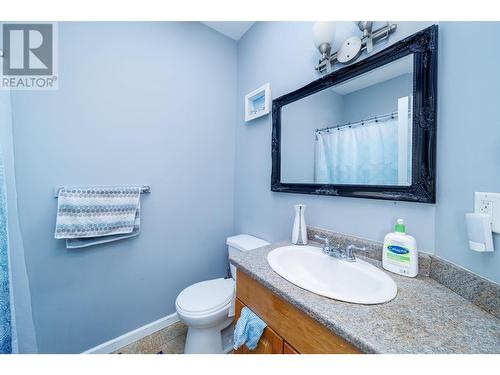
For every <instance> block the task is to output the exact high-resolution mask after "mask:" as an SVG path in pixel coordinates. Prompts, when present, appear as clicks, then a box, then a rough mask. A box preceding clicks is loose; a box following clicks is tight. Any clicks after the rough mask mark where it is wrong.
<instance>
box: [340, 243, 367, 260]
mask: <svg viewBox="0 0 500 375" xmlns="http://www.w3.org/2000/svg"><path fill="white" fill-rule="evenodd" d="M353 250H357V251H367V250H366V247H365V246H363V247H359V246H356V245H353V244H350V245H347V247H346V248H345V257H346V259H347V260H349V261H352V262H354V261H355V260H356V258H355V257H354V252H353Z"/></svg>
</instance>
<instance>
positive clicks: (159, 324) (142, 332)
mask: <svg viewBox="0 0 500 375" xmlns="http://www.w3.org/2000/svg"><path fill="white" fill-rule="evenodd" d="M178 321H179V317H178V316H177V313H173V314H170V315H168V316H165V317H163V318H161V319H158V320H156V321H154V322H151V323H149V324H146V325H144V326H142V327H139V328H137V329H134V330H133V331H130V332H127V333H125V334H124V335H121V336H119V337H116V338H114V339H112V340H109V341H106V342H105V343H103V344H101V345H97V346H95V347H93V348H90V349H88V350H86V351H84V352H83V353H82V354H109V353H112V352H114V351H116V350H118V349H120V348H123V347H124V346H126V345H128V344H131V343H133V342H135V341H137V340H140V339H142V338H143V337H146V336H148V335H151V334H152V333H155V332H157V331H159V330H161V329H163V328H166V327H168V326H171V325H172V324H174V323H177V322H178Z"/></svg>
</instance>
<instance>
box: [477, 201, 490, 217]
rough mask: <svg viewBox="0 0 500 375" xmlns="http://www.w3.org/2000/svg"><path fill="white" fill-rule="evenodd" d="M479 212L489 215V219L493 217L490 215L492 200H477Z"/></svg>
mask: <svg viewBox="0 0 500 375" xmlns="http://www.w3.org/2000/svg"><path fill="white" fill-rule="evenodd" d="M479 212H480V213H482V214H486V215H490V220H492V219H493V218H492V217H491V216H492V214H493V201H489V200H485V199H481V200H480V201H479Z"/></svg>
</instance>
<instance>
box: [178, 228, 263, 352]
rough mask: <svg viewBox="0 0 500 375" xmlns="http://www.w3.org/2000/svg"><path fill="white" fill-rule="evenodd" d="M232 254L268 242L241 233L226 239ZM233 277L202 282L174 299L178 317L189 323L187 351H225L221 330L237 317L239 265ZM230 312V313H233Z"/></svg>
mask: <svg viewBox="0 0 500 375" xmlns="http://www.w3.org/2000/svg"><path fill="white" fill-rule="evenodd" d="M226 243H227V245H228V251H229V254H233V253H235V252H239V251H249V250H253V249H256V248H259V247H262V246H266V245H268V244H269V243H268V242H266V241H264V240H261V239H260V238H257V237H253V236H249V235H247V234H240V235H238V236H234V237H229V238H227V241H226ZM231 276H232V278H228V279H224V278H219V279H213V280H206V281H201V282H199V283H196V284H193V285H191V286H188V287H187V288H185V289H184V290H183V291H182V292H180V293H179V295H178V296H177V299H176V301H175V308H176V310H177V315H178V316H179V320H180V321H181V322H183V323H184V324H186V325H187V326H188V333H187V337H186V346H185V348H184V353H185V354H195V353H199V354H201V353H211V354H216V353H224V348H223V345H222V337H221V331H222V330H223V329H225V328H226V327H228V326H229V325H230V324H231V323H232V322H233V320H234V317H233V316H232V315H233V314H232V310H233V304H234V299H235V280H236V267H234V266H233V265H231ZM230 315H231V316H230Z"/></svg>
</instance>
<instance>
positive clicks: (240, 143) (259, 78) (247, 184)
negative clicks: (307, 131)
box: [235, 22, 435, 251]
mask: <svg viewBox="0 0 500 375" xmlns="http://www.w3.org/2000/svg"><path fill="white" fill-rule="evenodd" d="M426 25H428V24H423V23H403V24H402V25H401V26H400V27H398V31H397V32H396V34H395V35H394V36H393V38H392V39H391V41H392V42H393V41H395V40H397V39H399V38H401V37H403V36H408V35H410V34H412V33H413V32H415V31H417V30H420V29H422V28H424V27H425V26H426ZM354 28H355V25H354V24H353V23H351V22H342V23H340V25H338V27H337V30H338V33H337V34H338V38H336V42H335V44H334V48H338V46H339V45H340V43H341V41H342V40H343V39H342V38H347V37H348V36H349V35H351V33H353V32H354ZM311 29H312V23H311V22H259V23H257V24H255V25H254V26H253V27H252V28H251V29H250V30H249V31H248V32H247V33H246V34H245V36H244V37H243V38H242V39H241V40H240V42H239V45H238V97H239V98H242V97H244V95H245V94H246V93H248V92H250V91H252V90H253V89H255V88H256V87H259V85H261V84H263V83H265V82H270V83H271V88H272V93H273V98H277V97H278V96H281V95H283V94H286V93H287V92H290V91H292V90H295V89H297V88H299V87H301V86H303V85H305V84H307V83H309V82H311V81H313V80H314V79H317V78H318V75H317V74H316V72H315V71H314V66H315V64H316V63H317V60H318V56H319V55H318V52H317V50H316V48H315V46H314V44H313V41H312V31H311ZM278 45H281V46H286V53H283V49H280V48H276V46H278ZM384 47H386V45H382V46H379V47H378V48H384ZM238 104H239V108H238V114H239V118H238V121H239V124H238V125H239V126H237V128H236V145H237V149H236V185H235V225H236V227H235V229H236V231H238V232H246V233H250V234H254V235H257V236H261V237H262V238H264V239H266V240H270V241H277V240H283V239H284V238H289V237H290V236H291V228H292V220H293V215H294V210H293V205H294V204H297V203H305V204H306V205H307V211H306V219H307V222H308V224H310V225H315V226H320V227H324V228H329V229H332V230H336V231H339V232H344V233H349V234H353V235H359V236H363V237H367V238H371V239H378V240H381V239H383V236H384V235H385V234H386V233H387V232H388V231H390V230H391V228H392V227H393V223H394V221H395V220H396V218H398V217H404V218H405V219H406V221H407V228H408V230H409V231H410V232H411V233H412V234H413V235H415V236H416V237H417V238H418V240H419V245H420V247H421V248H422V249H425V250H427V251H432V250H433V249H434V211H435V207H434V206H433V205H428V204H415V203H407V202H386V201H379V200H370V199H354V198H343V197H324V196H312V195H298V194H285V193H274V192H271V190H270V179H271V177H270V176H271V116H267V117H263V118H259V119H256V120H254V121H252V122H249V123H245V122H244V121H243V113H244V112H243V101H242V100H240V101H239V102H238Z"/></svg>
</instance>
